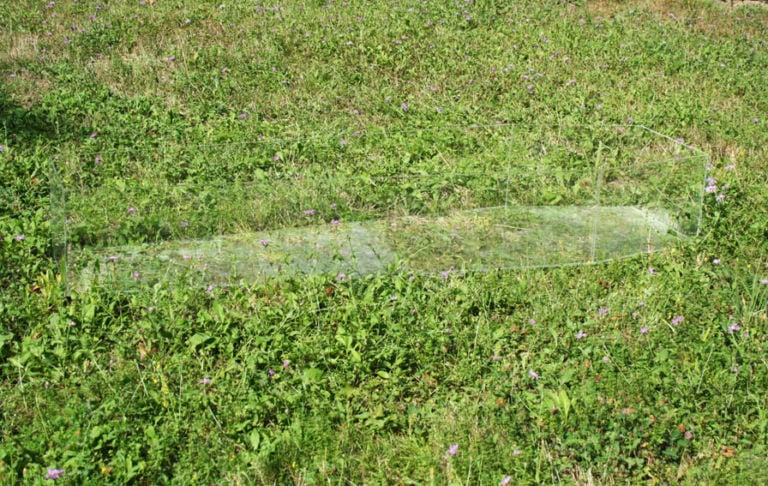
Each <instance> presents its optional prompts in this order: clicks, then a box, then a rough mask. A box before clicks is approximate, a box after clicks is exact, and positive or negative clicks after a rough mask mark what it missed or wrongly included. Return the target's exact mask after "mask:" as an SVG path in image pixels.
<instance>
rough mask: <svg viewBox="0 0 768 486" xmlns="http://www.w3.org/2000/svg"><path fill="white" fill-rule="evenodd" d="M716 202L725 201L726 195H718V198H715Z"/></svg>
mask: <svg viewBox="0 0 768 486" xmlns="http://www.w3.org/2000/svg"><path fill="white" fill-rule="evenodd" d="M715 201H717V202H723V201H725V194H718V195H717V196H715Z"/></svg>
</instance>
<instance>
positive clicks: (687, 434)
mask: <svg viewBox="0 0 768 486" xmlns="http://www.w3.org/2000/svg"><path fill="white" fill-rule="evenodd" d="M683 437H685V440H691V439H693V434H692V433H691V431H690V430H686V431H685V435H683Z"/></svg>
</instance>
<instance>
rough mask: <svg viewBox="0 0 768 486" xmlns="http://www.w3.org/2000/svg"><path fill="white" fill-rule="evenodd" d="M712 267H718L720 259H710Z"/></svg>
mask: <svg viewBox="0 0 768 486" xmlns="http://www.w3.org/2000/svg"><path fill="white" fill-rule="evenodd" d="M712 265H720V259H719V258H713V259H712Z"/></svg>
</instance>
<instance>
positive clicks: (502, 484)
mask: <svg viewBox="0 0 768 486" xmlns="http://www.w3.org/2000/svg"><path fill="white" fill-rule="evenodd" d="M515 452H520V451H518V450H514V451H512V454H514V455H518V454H515ZM510 484H512V476H504V478H503V479H502V480H501V482H500V483H499V486H509V485H510Z"/></svg>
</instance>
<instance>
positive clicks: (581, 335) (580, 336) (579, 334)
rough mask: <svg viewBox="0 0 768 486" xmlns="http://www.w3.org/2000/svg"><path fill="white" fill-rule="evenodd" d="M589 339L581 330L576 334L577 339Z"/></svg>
mask: <svg viewBox="0 0 768 486" xmlns="http://www.w3.org/2000/svg"><path fill="white" fill-rule="evenodd" d="M585 337H587V333H586V332H584V331H582V330H581V329H579V332H577V333H576V339H584V338H585Z"/></svg>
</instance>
